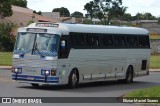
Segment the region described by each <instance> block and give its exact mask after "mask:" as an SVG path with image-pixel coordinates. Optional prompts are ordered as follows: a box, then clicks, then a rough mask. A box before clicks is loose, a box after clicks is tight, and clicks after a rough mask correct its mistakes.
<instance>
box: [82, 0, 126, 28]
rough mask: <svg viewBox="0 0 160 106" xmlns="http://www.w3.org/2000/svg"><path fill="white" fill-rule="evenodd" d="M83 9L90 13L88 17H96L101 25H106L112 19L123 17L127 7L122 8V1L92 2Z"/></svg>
mask: <svg viewBox="0 0 160 106" xmlns="http://www.w3.org/2000/svg"><path fill="white" fill-rule="evenodd" d="M84 9H85V10H87V12H88V13H91V14H90V17H96V18H98V19H99V20H101V22H102V24H104V25H106V24H107V25H108V24H109V23H110V20H111V18H112V17H119V16H121V15H123V14H124V12H125V11H126V9H127V7H124V6H122V0H93V1H90V2H89V3H87V4H86V5H85V6H84ZM91 19H92V18H91Z"/></svg>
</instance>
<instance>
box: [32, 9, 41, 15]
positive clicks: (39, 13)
mask: <svg viewBox="0 0 160 106" xmlns="http://www.w3.org/2000/svg"><path fill="white" fill-rule="evenodd" d="M33 13H35V14H38V15H42V12H41V11H39V12H37V11H36V10H34V11H33Z"/></svg>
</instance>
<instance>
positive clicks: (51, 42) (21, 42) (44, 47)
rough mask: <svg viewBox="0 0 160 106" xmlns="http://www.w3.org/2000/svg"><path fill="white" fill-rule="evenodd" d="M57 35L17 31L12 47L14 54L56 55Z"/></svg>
mask: <svg viewBox="0 0 160 106" xmlns="http://www.w3.org/2000/svg"><path fill="white" fill-rule="evenodd" d="M58 41H59V35H53V34H46V33H19V34H18V36H17V42H16V45H15V48H14V53H15V54H25V53H31V54H32V55H43V56H54V55H57V49H58Z"/></svg>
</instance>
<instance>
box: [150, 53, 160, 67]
mask: <svg viewBox="0 0 160 106" xmlns="http://www.w3.org/2000/svg"><path fill="white" fill-rule="evenodd" d="M150 68H151V69H156V68H160V55H152V56H151V57H150Z"/></svg>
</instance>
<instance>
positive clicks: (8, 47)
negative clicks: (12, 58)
mask: <svg viewBox="0 0 160 106" xmlns="http://www.w3.org/2000/svg"><path fill="white" fill-rule="evenodd" d="M15 28H16V25H15V24H14V23H12V22H5V23H0V50H1V51H12V50H13V46H14V42H15V36H13V30H15Z"/></svg>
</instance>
